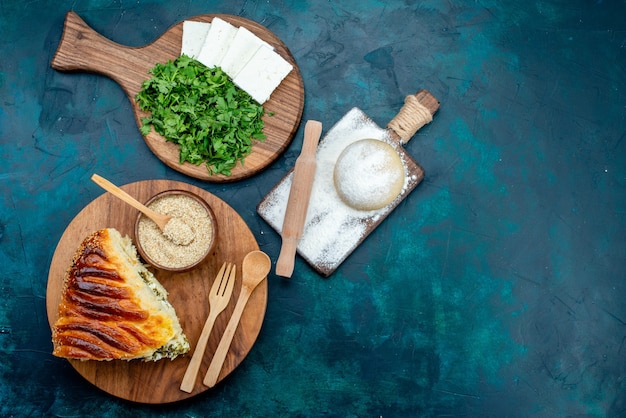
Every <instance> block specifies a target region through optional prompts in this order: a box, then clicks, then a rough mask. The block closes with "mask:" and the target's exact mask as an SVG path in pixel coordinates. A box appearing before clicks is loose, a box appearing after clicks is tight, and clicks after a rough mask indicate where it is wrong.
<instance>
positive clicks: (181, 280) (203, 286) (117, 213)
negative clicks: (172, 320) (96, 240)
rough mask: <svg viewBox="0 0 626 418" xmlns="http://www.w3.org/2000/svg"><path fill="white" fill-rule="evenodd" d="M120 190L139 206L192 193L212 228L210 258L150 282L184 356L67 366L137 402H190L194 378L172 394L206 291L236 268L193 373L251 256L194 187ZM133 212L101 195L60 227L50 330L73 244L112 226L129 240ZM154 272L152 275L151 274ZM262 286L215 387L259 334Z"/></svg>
mask: <svg viewBox="0 0 626 418" xmlns="http://www.w3.org/2000/svg"><path fill="white" fill-rule="evenodd" d="M122 189H123V190H125V191H126V192H127V193H129V194H130V195H131V196H134V197H136V198H137V199H138V200H139V201H142V202H145V201H147V200H148V199H149V198H150V197H151V196H153V195H155V194H156V193H159V192H161V191H164V190H171V189H178V190H188V191H191V192H194V193H197V194H199V195H200V196H201V197H202V198H204V199H205V200H206V202H207V203H208V204H209V205H210V206H211V208H212V209H213V212H214V213H215V217H216V219H217V224H218V235H217V243H216V246H215V249H214V251H213V254H212V255H210V256H209V258H208V259H207V260H206V261H205V262H204V263H203V264H201V265H200V266H199V267H198V268H196V269H195V270H192V271H190V272H186V273H168V272H161V271H155V276H156V277H157V279H158V280H159V281H160V282H161V283H162V284H163V286H164V287H165V288H166V289H167V291H168V292H169V297H168V299H169V301H170V302H171V303H172V305H173V306H174V309H176V313H177V314H178V317H179V318H180V321H181V325H182V328H183V331H184V332H185V334H186V335H187V338H188V339H189V342H190V345H191V351H190V353H189V354H187V355H185V356H181V357H178V358H176V359H174V360H172V361H170V360H161V361H158V362H142V361H136V360H134V361H129V362H127V361H110V362H97V361H78V360H69V362H70V363H71V365H72V366H73V367H74V368H75V369H76V371H78V373H80V374H81V375H82V376H83V377H84V378H85V379H87V380H88V381H89V382H91V383H92V384H94V385H95V386H97V387H99V388H100V389H102V390H104V391H105V392H108V393H110V394H112V395H114V396H117V397H119V398H122V399H127V400H130V401H135V402H142V403H152V404H160V403H168V402H174V401H178V400H182V399H186V398H189V397H191V396H195V395H197V394H199V393H201V392H204V391H205V390H207V389H208V388H207V387H206V386H204V385H202V382H201V379H200V378H199V379H198V382H197V383H196V386H195V388H194V390H193V391H192V392H191V393H186V392H182V391H181V390H179V387H180V383H181V381H182V378H183V376H184V374H185V369H186V368H187V364H188V363H189V361H190V359H191V354H192V353H193V349H194V348H195V346H196V342H197V341H198V338H199V337H200V333H201V331H202V326H203V325H204V321H205V320H206V318H207V316H208V314H209V304H208V292H209V290H210V288H211V285H212V283H213V280H214V278H215V275H216V274H217V272H218V270H219V267H220V266H221V264H222V263H224V262H233V263H236V264H237V270H238V274H237V282H236V284H235V289H234V291H233V296H232V298H231V300H230V302H229V305H228V307H227V308H226V309H225V311H224V312H223V313H222V314H220V316H218V318H217V320H216V322H215V326H214V328H213V331H212V333H211V337H210V339H209V342H208V345H207V351H206V355H205V356H204V358H203V362H202V367H201V368H200V374H201V375H202V376H203V375H204V373H205V372H206V370H207V369H208V367H209V363H210V361H211V358H212V353H213V352H215V349H216V348H217V345H218V343H219V339H220V337H221V335H222V333H223V332H224V329H225V328H226V325H227V323H228V320H229V318H230V316H231V314H232V312H233V310H234V307H235V304H236V302H237V301H236V298H237V296H238V295H239V292H240V290H241V263H242V261H243V258H244V257H245V255H246V254H248V253H249V252H250V251H254V250H258V249H259V246H258V244H257V242H256V239H255V238H254V235H253V234H252V232H251V231H250V229H249V228H248V226H247V225H246V223H245V222H244V220H243V219H242V218H241V217H240V216H239V214H238V213H237V212H235V210H234V209H232V208H231V207H230V206H229V205H228V204H226V203H225V202H224V201H222V200H221V199H219V198H218V197H216V196H214V195H213V194H211V193H208V192H206V191H204V190H202V189H200V188H197V187H195V186H192V185H189V184H186V183H182V182H176V181H169V180H148V181H141V182H136V183H131V184H128V185H125V186H122ZM137 213H138V212H137V211H136V210H135V209H133V208H131V207H130V206H128V205H127V204H125V203H123V202H122V201H121V200H119V199H118V198H116V197H114V196H113V195H111V194H110V193H105V194H103V195H101V196H100V197H98V198H96V199H95V200H94V201H92V202H91V203H90V204H88V205H87V206H86V207H85V208H84V209H83V210H82V211H81V212H80V213H78V215H76V217H75V218H74V219H73V220H72V222H71V223H70V224H69V225H68V227H67V228H66V230H65V232H64V233H63V235H62V236H61V239H60V240H59V243H58V245H57V247H56V250H55V252H54V255H53V257H52V262H51V265H50V271H49V274H48V287H47V292H46V309H47V313H48V320H49V322H50V325H52V324H53V323H54V322H55V321H56V319H57V316H58V312H57V310H58V306H59V303H60V301H61V289H62V285H63V279H64V277H65V272H66V270H67V269H68V267H69V265H70V261H71V258H72V256H73V254H74V252H75V251H76V250H77V248H78V245H79V244H80V243H81V242H82V240H83V239H84V238H85V237H86V236H87V235H89V234H90V233H91V232H93V231H96V230H98V229H101V228H107V227H113V228H116V229H117V230H119V231H120V232H121V233H122V234H123V235H129V236H130V237H131V238H133V241H134V235H133V234H134V231H133V227H134V222H135V219H136V217H137ZM151 270H152V271H154V270H153V269H151ZM267 293H268V286H267V280H265V281H263V283H261V284H260V285H259V286H258V287H257V288H256V289H255V291H254V293H253V294H252V296H251V298H250V300H249V302H248V304H247V305H246V309H245V311H244V313H243V316H242V318H241V323H240V325H239V327H238V328H237V332H236V334H235V338H234V339H233V343H232V345H231V348H230V350H229V352H228V356H227V357H226V361H225V363H224V367H223V369H222V372H221V373H220V376H219V379H218V381H221V380H222V379H224V378H225V377H226V376H228V375H229V374H230V373H231V372H232V371H233V370H234V369H235V368H236V367H237V366H238V365H239V364H240V363H241V362H242V361H243V359H244V358H245V357H246V355H247V354H248V352H249V351H250V349H251V348H252V346H253V345H254V342H255V341H256V338H257V336H258V335H259V332H260V330H261V326H262V323H263V318H264V316H265V309H266V306H267Z"/></svg>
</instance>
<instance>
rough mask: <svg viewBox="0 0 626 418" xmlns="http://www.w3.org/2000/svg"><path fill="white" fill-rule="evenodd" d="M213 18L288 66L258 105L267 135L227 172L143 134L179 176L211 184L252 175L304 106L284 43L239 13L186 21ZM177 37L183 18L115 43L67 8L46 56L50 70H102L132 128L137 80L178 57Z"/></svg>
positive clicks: (281, 143) (283, 142)
mask: <svg viewBox="0 0 626 418" xmlns="http://www.w3.org/2000/svg"><path fill="white" fill-rule="evenodd" d="M214 17H219V18H221V19H222V20H225V21H227V22H229V23H231V24H232V25H234V26H236V27H242V26H243V27H245V28H246V29H248V30H250V31H251V32H253V33H254V34H255V35H257V36H258V37H259V38H261V39H263V40H264V41H265V42H267V43H269V44H270V45H271V46H273V47H274V50H275V51H276V52H277V53H278V54H280V55H281V56H282V57H283V58H284V59H285V60H287V61H288V62H289V63H290V64H291V65H292V66H293V70H291V72H290V73H289V74H288V75H287V77H286V78H285V79H284V80H283V81H282V82H281V83H280V85H279V86H278V87H277V88H276V90H274V92H273V93H272V95H271V97H270V99H269V100H268V101H267V102H265V103H264V104H263V107H264V108H265V113H266V114H265V116H264V117H263V120H264V122H265V127H264V129H263V133H265V135H266V136H267V139H265V140H264V142H257V143H256V144H255V145H254V146H253V147H252V153H251V154H250V155H248V156H247V157H246V158H245V162H244V165H241V164H240V163H238V164H237V166H236V167H235V168H233V169H232V173H231V175H230V176H224V175H210V174H209V172H208V171H207V168H206V166H204V165H199V166H197V165H193V164H189V163H184V164H180V163H179V147H178V145H176V144H174V143H172V142H166V140H165V138H164V137H162V136H161V135H159V134H157V133H156V132H154V131H152V132H151V133H150V134H148V135H146V136H144V140H145V141H146V144H147V145H148V147H149V148H150V150H151V151H152V152H153V153H154V154H155V155H156V156H157V157H158V158H159V159H160V160H161V161H163V162H164V163H165V164H166V165H168V166H169V167H171V168H173V169H174V170H177V171H179V172H181V173H183V174H186V175H188V176H191V177H195V178H198V179H201V180H207V181H211V182H228V181H235V180H240V179H243V178H247V177H250V176H252V175H255V174H257V173H258V172H260V171H261V170H263V169H264V168H265V167H267V166H268V165H269V164H271V163H272V162H273V161H274V160H276V158H278V157H279V156H280V154H282V152H283V151H284V150H285V149H286V148H287V146H288V145H289V144H290V143H291V140H292V139H293V136H294V134H295V132H296V130H297V129H298V125H299V124H300V119H301V118H302V110H303V108H304V83H303V81H302V75H301V74H300V70H299V69H298V66H297V65H296V61H295V59H294V57H293V55H292V54H291V52H290V51H289V50H288V49H287V47H286V46H285V44H284V43H283V42H282V41H281V40H280V39H279V38H278V37H277V36H276V35H274V34H273V33H272V32H271V31H270V30H268V29H267V28H266V27H264V26H262V25H260V24H258V23H256V22H254V21H252V20H249V19H245V18H243V17H240V16H232V15H222V14H214V15H200V16H194V17H191V18H189V19H187V20H194V21H198V22H211V21H212V20H213V18H214ZM182 36H183V22H179V23H177V24H176V25H174V26H172V27H171V28H169V29H168V30H167V31H166V32H165V33H164V34H163V35H162V36H161V37H159V38H158V39H157V40H156V41H154V42H153V43H151V44H149V45H147V46H144V47H140V48H132V47H127V46H123V45H120V44H117V43H115V42H112V41H111V40H109V39H107V38H105V37H104V36H102V35H100V34H99V33H97V32H95V31H94V30H93V29H92V28H90V27H89V26H88V25H87V24H86V23H85V22H84V21H83V20H82V19H81V18H80V17H79V16H78V15H77V14H76V13H74V12H68V13H67V16H66V19H65V26H64V28H63V36H62V38H61V42H60V43H59V46H58V48H57V51H56V53H55V55H54V57H53V59H52V63H51V65H52V68H54V69H56V70H59V71H86V72H93V73H98V74H102V75H104V76H107V77H109V78H111V79H113V80H115V81H116V82H117V83H118V84H119V85H120V86H121V87H122V89H123V90H124V92H125V93H126V95H127V96H128V98H129V100H130V102H131V104H132V106H133V111H134V114H135V120H136V122H137V125H138V126H141V117H143V116H145V115H146V114H145V113H144V112H142V111H141V110H140V109H139V107H138V106H137V103H136V102H135V96H136V95H137V93H139V91H140V90H141V83H142V82H143V81H144V80H146V79H148V78H149V77H150V75H149V74H148V71H149V70H150V69H151V68H152V67H154V65H155V64H157V63H165V62H167V61H168V60H174V59H176V58H177V57H178V56H179V55H180V50H181V44H182Z"/></svg>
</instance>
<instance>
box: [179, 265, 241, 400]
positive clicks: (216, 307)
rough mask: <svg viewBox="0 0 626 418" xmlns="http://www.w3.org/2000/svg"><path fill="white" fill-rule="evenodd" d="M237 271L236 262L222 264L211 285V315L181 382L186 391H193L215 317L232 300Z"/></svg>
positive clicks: (183, 389) (182, 388) (181, 387)
mask: <svg viewBox="0 0 626 418" xmlns="http://www.w3.org/2000/svg"><path fill="white" fill-rule="evenodd" d="M235 271H236V266H235V265H234V264H232V263H229V264H228V266H226V263H224V264H222V268H221V269H220V271H219V272H218V273H217V276H216V277H215V281H214V282H213V286H211V293H210V294H209V309H210V311H209V316H208V318H207V320H206V322H205V323H204V327H203V328H202V333H201V334H200V339H199V340H198V344H197V345H196V350H195V351H194V352H193V357H191V362H190V363H189V365H188V366H187V371H186V372H185V376H184V377H183V381H182V383H181V384H180V390H182V391H184V392H187V393H191V391H193V387H194V385H195V383H196V378H197V377H198V371H199V370H200V365H201V364H202V357H203V356H204V352H205V350H206V346H207V343H208V341H209V336H210V335H211V330H212V329H213V324H214V323H215V319H216V318H217V316H218V315H219V314H220V313H221V312H222V311H223V310H224V309H226V306H227V305H228V302H229V301H230V296H231V295H232V293H233V288H234V286H235V277H236V273H235Z"/></svg>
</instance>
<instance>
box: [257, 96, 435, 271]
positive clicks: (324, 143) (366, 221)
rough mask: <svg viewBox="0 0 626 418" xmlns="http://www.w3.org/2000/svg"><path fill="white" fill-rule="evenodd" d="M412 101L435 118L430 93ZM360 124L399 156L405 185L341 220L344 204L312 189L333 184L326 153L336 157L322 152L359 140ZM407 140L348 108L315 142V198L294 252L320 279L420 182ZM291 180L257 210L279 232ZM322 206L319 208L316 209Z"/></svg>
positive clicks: (285, 179) (421, 172) (420, 172)
mask: <svg viewBox="0 0 626 418" xmlns="http://www.w3.org/2000/svg"><path fill="white" fill-rule="evenodd" d="M415 97H416V98H417V100H418V101H419V102H420V104H421V105H422V106H424V107H425V108H426V109H427V110H428V112H430V113H431V114H435V112H437V110H438V109H439V101H438V100H437V99H436V98H435V97H434V96H433V95H432V94H430V92H428V91H426V90H420V91H419V92H417V93H416V94H415ZM401 111H402V109H401ZM355 121H358V123H355ZM353 125H358V126H353ZM363 126H368V127H370V128H368V132H376V135H377V136H378V137H376V138H374V139H382V140H385V141H386V142H388V143H389V144H390V145H392V146H393V147H394V149H395V150H396V151H397V152H398V154H399V155H400V158H401V160H402V161H403V163H404V167H405V176H406V181H405V187H404V189H403V191H402V193H401V194H400V195H399V196H398V197H397V198H396V199H395V200H394V201H393V202H392V203H390V204H389V205H388V206H386V207H385V208H383V209H380V210H377V211H371V212H359V211H354V213H353V214H351V215H347V216H346V217H343V216H338V215H337V214H338V213H341V211H342V210H343V209H344V208H347V205H346V204H345V203H343V202H342V201H341V199H340V198H339V197H338V195H337V192H336V191H335V190H334V188H331V189H332V190H331V189H329V188H321V187H316V185H319V184H320V183H329V182H330V183H332V181H333V180H332V177H333V167H334V163H335V161H336V159H334V160H333V161H328V157H329V155H330V156H332V157H333V158H336V156H337V155H336V154H333V153H332V152H331V153H328V152H326V150H327V149H328V148H329V147H330V146H332V145H333V144H332V143H333V141H341V142H342V143H346V144H347V143H350V142H354V141H357V140H359V139H364V138H363V137H360V136H359V132H361V129H362V127H363ZM337 133H338V134H337ZM409 139H410V138H408V139H406V140H404V141H403V140H402V139H401V138H400V137H399V136H398V134H396V132H394V131H393V130H392V129H389V128H386V129H382V128H380V127H378V125H376V123H375V122H374V121H373V120H372V119H371V118H369V117H368V116H367V115H365V113H363V112H362V111H361V110H360V109H358V108H353V109H352V110H351V111H350V112H348V113H347V114H346V115H345V116H344V117H343V118H342V119H341V120H339V121H338V122H337V123H336V124H335V125H334V126H333V127H332V128H331V129H330V130H329V131H328V132H327V133H326V135H325V136H324V138H322V139H321V140H320V143H319V147H318V152H317V157H316V158H317V160H318V161H317V166H318V170H317V172H316V174H315V179H314V182H315V183H314V194H313V195H312V196H311V201H310V203H309V214H308V215H307V222H306V225H305V228H304V232H303V235H302V238H301V241H300V243H299V245H298V247H297V252H298V254H299V255H300V256H301V257H302V258H304V259H305V260H306V261H307V262H308V263H309V264H310V265H311V267H313V268H314V269H315V270H316V271H317V272H318V273H319V274H321V275H322V276H325V277H328V276H330V275H331V274H332V273H333V272H334V271H335V270H336V269H337V268H338V267H339V265H340V264H341V263H342V262H343V261H344V260H345V259H346V258H347V257H348V256H349V255H350V254H351V253H352V252H353V251H354V250H355V249H356V248H357V247H358V246H359V245H360V244H361V243H362V242H363V241H364V240H365V238H367V236H368V235H369V234H371V233H372V232H373V231H374V229H376V227H377V226H378V225H380V223H381V222H382V221H383V220H385V218H386V217H387V216H388V215H389V214H390V213H391V212H392V211H393V210H394V209H395V208H396V207H397V206H398V205H399V204H400V202H402V200H404V198H405V197H406V196H408V195H409V193H411V191H413V190H414V189H415V187H417V185H418V184H419V183H420V182H421V181H422V179H423V178H424V170H423V169H422V167H421V166H420V165H419V164H418V163H417V162H416V161H415V160H413V158H412V157H411V156H410V155H409V154H408V153H407V152H406V151H405V150H404V147H403V144H405V143H406V142H407V141H408V140H409ZM321 154H323V155H321ZM292 180H293V169H292V170H291V171H289V172H288V173H287V175H286V176H285V177H283V178H282V179H281V180H280V181H279V182H278V183H277V184H276V185H275V186H274V187H273V188H272V189H271V190H270V191H269V193H268V194H267V195H266V196H265V197H264V198H263V199H262V200H261V202H260V203H259V204H258V206H257V212H258V213H259V215H260V216H261V217H262V218H263V219H264V220H265V221H266V222H267V223H268V224H269V225H270V226H271V227H272V228H274V229H275V230H276V231H277V232H278V233H279V234H280V233H281V230H282V226H283V218H284V213H285V207H286V203H287V198H288V196H289V194H288V190H289V188H290V187H291V183H292ZM315 192H317V194H315ZM328 202H332V204H334V205H335V206H334V207H328ZM322 207H324V208H323V209H320V208H322ZM311 243H314V245H311Z"/></svg>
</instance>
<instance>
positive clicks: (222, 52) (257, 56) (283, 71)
mask: <svg viewBox="0 0 626 418" xmlns="http://www.w3.org/2000/svg"><path fill="white" fill-rule="evenodd" d="M182 54H185V55H187V56H189V57H191V58H195V59H197V60H198V61H200V62H201V63H202V64H204V65H206V66H207V67H209V68H212V67H221V68H222V70H224V72H225V73H226V74H228V76H229V77H230V78H231V79H232V80H233V82H234V83H235V84H236V85H237V86H239V87H240V88H241V89H243V90H244V91H246V92H247V93H248V94H249V95H250V96H252V98H253V99H254V100H256V101H257V102H259V103H261V104H263V103H265V102H266V101H267V100H268V99H269V98H270V96H271V94H272V92H273V91H274V90H275V89H276V87H278V86H279V85H280V83H281V82H282V81H283V79H284V78H285V77H287V75H288V74H289V72H290V71H291V70H292V69H293V67H292V65H291V64H290V63H288V62H287V61H286V60H285V59H284V58H283V57H281V56H280V55H279V54H278V53H277V52H276V51H274V48H272V46H271V45H269V44H268V43H267V42H265V41H263V40H262V39H260V38H259V37H257V36H256V35H255V34H253V33H252V32H250V31H249V30H248V29H246V28H244V27H239V28H237V27H235V26H233V25H231V24H230V23H228V22H226V21H224V20H222V19H220V18H218V17H214V18H213V21H212V22H211V23H205V22H196V21H191V20H185V21H184V22H183V40H182V48H181V55H182Z"/></svg>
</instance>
